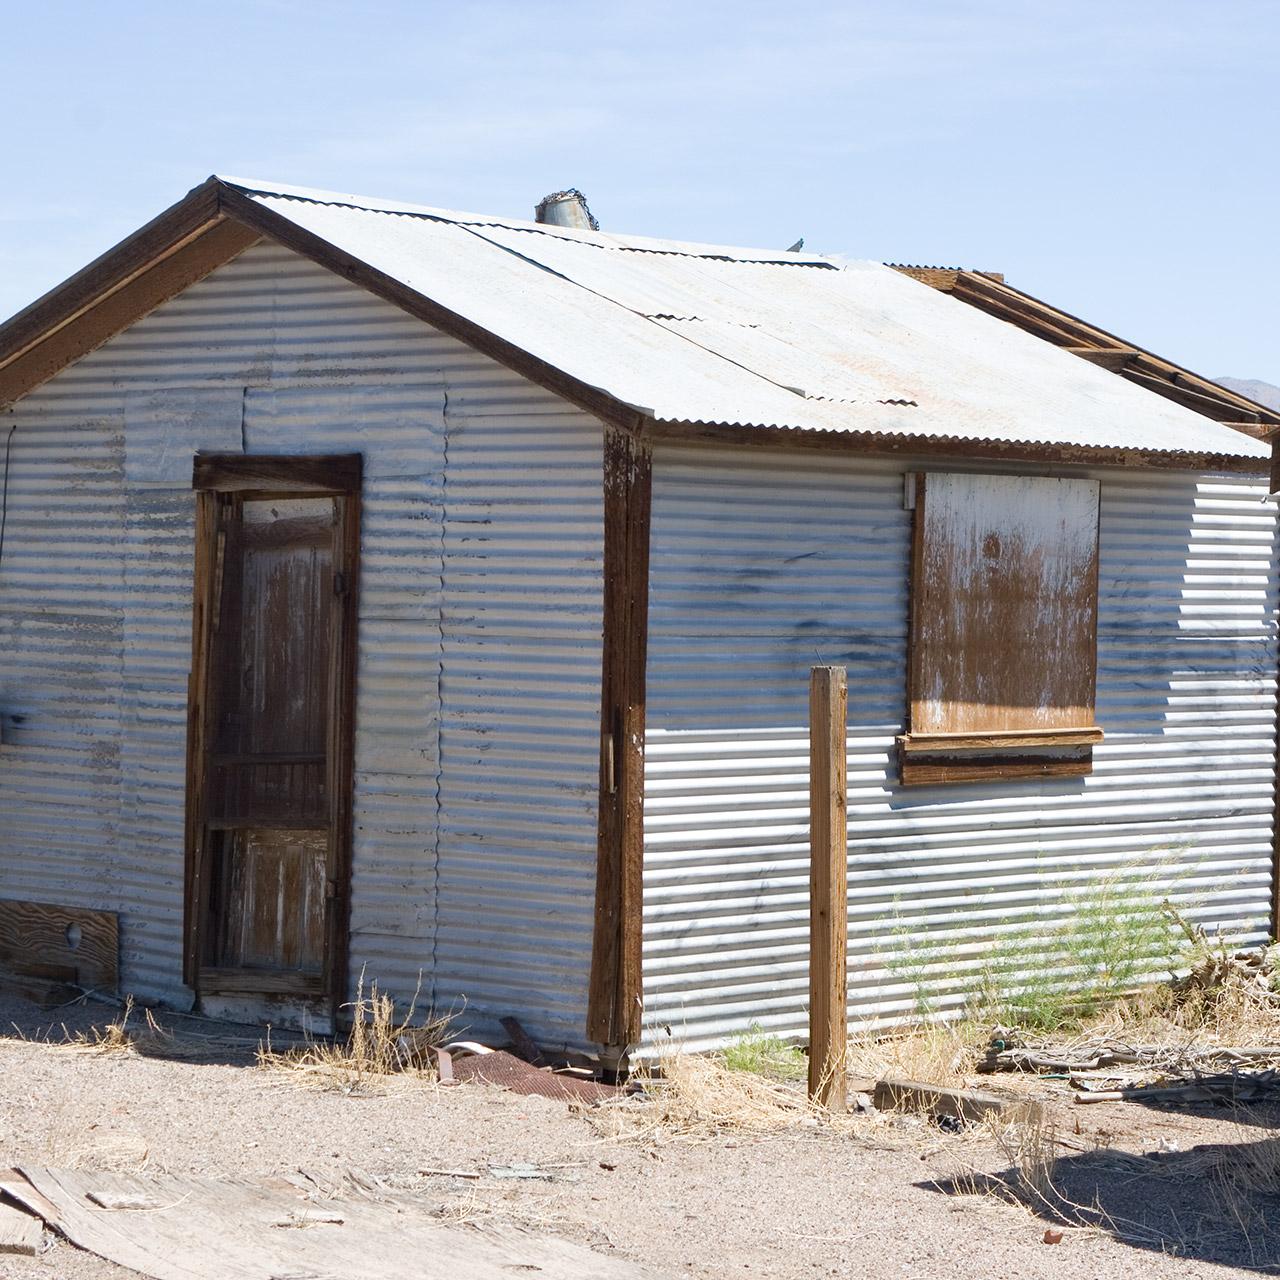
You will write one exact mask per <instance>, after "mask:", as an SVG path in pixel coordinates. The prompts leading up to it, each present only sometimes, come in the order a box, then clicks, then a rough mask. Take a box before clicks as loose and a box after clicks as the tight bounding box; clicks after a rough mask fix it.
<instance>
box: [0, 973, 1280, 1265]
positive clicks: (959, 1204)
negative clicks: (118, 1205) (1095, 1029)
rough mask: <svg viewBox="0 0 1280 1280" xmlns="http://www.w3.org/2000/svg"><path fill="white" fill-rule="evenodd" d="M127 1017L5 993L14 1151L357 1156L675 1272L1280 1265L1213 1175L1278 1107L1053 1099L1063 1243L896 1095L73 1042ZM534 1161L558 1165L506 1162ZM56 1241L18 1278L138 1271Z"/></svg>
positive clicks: (469, 1203)
mask: <svg viewBox="0 0 1280 1280" xmlns="http://www.w3.org/2000/svg"><path fill="white" fill-rule="evenodd" d="M112 1016H114V1015H113V1011H112V1010H109V1009H103V1008H102V1007H91V1008H89V1009H85V1008H82V1007H78V1008H69V1009H64V1010H61V1011H58V1012H57V1013H56V1014H52V1015H51V1014H48V1013H44V1012H42V1011H40V1010H38V1009H37V1008H35V1007H34V1006H32V1005H30V1004H27V1003H26V1002H24V1001H20V1000H15V999H12V998H9V997H3V998H0V1167H4V1166H10V1165H21V1164H31V1165H48V1166H59V1167H68V1166H71V1167H79V1168H104V1169H113V1170H117V1171H120V1172H133V1173H136V1172H140V1171H141V1172H145V1171H147V1170H151V1171H168V1172H173V1173H192V1174H202V1175H212V1176H217V1175H239V1176H265V1175H278V1174H288V1173H292V1172H294V1171H296V1170H298V1169H299V1168H301V1169H310V1170H332V1171H337V1170H339V1169H343V1168H349V1167H356V1168H358V1169H360V1170H362V1171H364V1172H366V1173H369V1174H372V1175H374V1176H375V1177H377V1178H380V1179H383V1180H384V1181H385V1182H386V1183H387V1184H388V1185H389V1186H391V1187H394V1188H397V1189H412V1190H414V1191H415V1192H416V1193H417V1194H419V1195H421V1197H422V1199H423V1203H424V1204H425V1205H427V1206H429V1207H430V1208H431V1209H432V1211H433V1212H437V1213H439V1214H440V1215H441V1216H442V1217H443V1218H446V1219H452V1220H466V1219H480V1218H491V1217H496V1218H500V1219H504V1220H511V1221H514V1222H518V1223H521V1224H524V1225H528V1226H533V1227H536V1228H538V1229H540V1230H543V1231H546V1232H549V1233H554V1234H559V1235H563V1236H565V1237H568V1238H571V1239H574V1240H576V1241H578V1242H580V1243H583V1244H586V1245H588V1246H590V1247H591V1248H594V1249H596V1250H599V1251H600V1252H602V1253H606V1254H613V1255H615V1256H623V1257H626V1258H629V1259H632V1260H634V1261H637V1262H641V1263H644V1264H646V1265H647V1266H649V1267H650V1268H652V1269H653V1271H654V1272H655V1273H656V1274H658V1275H665V1276H688V1277H707V1278H710V1277H717V1278H719V1277H776V1278H778V1280H799V1278H801V1277H803V1278H805V1280H809V1278H812V1277H819V1276H847V1277H869V1278H872V1280H880V1278H882V1277H884V1278H887V1277H948V1278H954V1280H967V1278H968V1277H973V1278H974V1280H979V1278H981V1280H990V1278H992V1277H1017V1280H1040V1278H1041V1277H1043V1278H1044V1280H1063V1278H1064V1277H1102V1278H1108V1277H1115V1278H1116V1280H1120V1277H1130V1276H1134V1275H1141V1276H1144V1277H1146V1276H1150V1277H1170V1278H1171V1280H1174V1278H1176V1280H1186V1278H1189V1277H1228V1276H1257V1275H1272V1274H1280V1241H1278V1240H1277V1239H1276V1232H1277V1231H1280V1199H1276V1198H1274V1197H1273V1198H1270V1199H1268V1198H1267V1197H1265V1196H1264V1197H1262V1199H1261V1200H1259V1201H1257V1203H1256V1204H1254V1205H1253V1206H1252V1208H1251V1212H1253V1211H1254V1210H1256V1213H1254V1216H1253V1217H1251V1218H1249V1219H1248V1220H1247V1221H1246V1222H1244V1223H1243V1224H1242V1223H1241V1222H1240V1221H1239V1220H1238V1219H1237V1220H1235V1221H1231V1220H1228V1218H1227V1216H1224V1213H1223V1211H1222V1209H1221V1206H1220V1205H1219V1203H1218V1200H1217V1198H1216V1197H1215V1196H1213V1195H1211V1194H1209V1192H1208V1189H1207V1188H1208V1183H1207V1181H1206V1175H1205V1171H1206V1169H1207V1168H1208V1167H1209V1166H1210V1165H1211V1164H1212V1163H1213V1162H1214V1161H1220V1160H1221V1159H1222V1158H1223V1155H1224V1153H1225V1154H1226V1156H1227V1157H1229V1158H1235V1157H1237V1156H1239V1155H1240V1153H1257V1152H1263V1151H1266V1152H1271V1151H1272V1150H1273V1148H1274V1146H1275V1145H1276V1144H1278V1143H1280V1138H1277V1136H1276V1135H1277V1130H1276V1129H1275V1127H1274V1125H1275V1121H1276V1119H1277V1117H1275V1116H1261V1115H1250V1116H1247V1117H1242V1116H1240V1115H1238V1114H1234V1113H1232V1114H1227V1113H1223V1112H1215V1111H1212V1110H1204V1109H1202V1110H1201V1112H1200V1113H1199V1114H1196V1113H1191V1112H1186V1111H1163V1110H1162V1111H1154V1110H1149V1109H1147V1108H1144V1107H1141V1106H1138V1105H1136V1104H1116V1105H1100V1106H1095V1107H1073V1106H1071V1104H1070V1099H1068V1098H1065V1097H1063V1096H1062V1095H1061V1094H1059V1095H1057V1097H1056V1099H1055V1098H1053V1097H1051V1098H1050V1101H1049V1111H1050V1114H1051V1116H1052V1117H1053V1118H1054V1121H1055V1124H1056V1128H1057V1132H1058V1134H1059V1135H1060V1137H1059V1140H1058V1143H1057V1146H1056V1149H1057V1150H1058V1151H1060V1155H1061V1158H1060V1159H1059V1161H1058V1163H1057V1166H1056V1169H1055V1175H1054V1176H1055V1181H1056V1182H1057V1184H1058V1185H1059V1187H1060V1188H1062V1189H1063V1190H1064V1191H1065V1193H1066V1194H1068V1195H1069V1196H1070V1198H1071V1199H1073V1200H1075V1201H1077V1202H1078V1203H1080V1204H1082V1205H1087V1206H1090V1210H1091V1212H1090V1215H1089V1220H1090V1221H1094V1222H1099V1223H1101V1225H1097V1226H1088V1227H1073V1226H1070V1225H1067V1226H1065V1227H1063V1228H1062V1238H1061V1241H1060V1242H1058V1243H1052V1244H1049V1243H1045V1232H1046V1229H1047V1228H1050V1229H1056V1227H1055V1226H1054V1223H1053V1222H1052V1219H1051V1217H1050V1216H1049V1215H1048V1214H1040V1215H1038V1214H1037V1213H1035V1212H1032V1211H1031V1210H1030V1209H1028V1208H1027V1207H1025V1206H1024V1205H1021V1204H1017V1203H1009V1202H1008V1201H1007V1200H1006V1199H1005V1198H1002V1197H999V1196H996V1195H993V1194H989V1193H983V1192H982V1191H981V1190H979V1189H977V1188H978V1186H979V1185H980V1183H981V1174H982V1172H984V1171H985V1172H988V1173H999V1172H1000V1171H1002V1170H1007V1169H1008V1167H1009V1156H1008V1155H1007V1153H1003V1152H1002V1151H1001V1150H1000V1148H999V1147H998V1145H997V1144H996V1143H995V1141H994V1140H993V1139H992V1136H991V1134H990V1132H989V1131H988V1130H987V1129H986V1128H984V1127H977V1128H970V1129H968V1130H966V1131H964V1132H959V1133H947V1132H944V1131H942V1130H941V1129H939V1128H938V1127H936V1126H935V1125H934V1124H933V1123H931V1122H929V1121H927V1120H923V1119H920V1118H918V1117H910V1116H885V1115H878V1116H869V1117H866V1118H865V1119H859V1120H858V1121H856V1122H855V1123H853V1124H851V1125H848V1126H846V1127H844V1128H843V1129H842V1130H841V1131H840V1132H832V1131H830V1130H829V1129H827V1128H825V1127H824V1126H823V1125H821V1124H814V1123H813V1122H807V1123H806V1122H800V1123H797V1124H796V1125H795V1126H794V1127H792V1128H790V1129H788V1130H786V1131H784V1132H780V1133H775V1134H770V1135H766V1136H750V1135H747V1134H741V1133H727V1134H722V1135H720V1136H717V1137H714V1138H710V1139H705V1140H702V1141H688V1140H676V1139H674V1138H670V1137H663V1136H662V1135H661V1134H658V1135H654V1136H652V1137H650V1138H649V1139H646V1140H644V1141H636V1140H634V1139H632V1140H620V1139H618V1138H616V1137H603V1136H601V1134H600V1132H599V1131H598V1128H597V1127H596V1126H594V1125H593V1124H592V1123H590V1121H589V1119H588V1118H587V1117H585V1116H584V1115H583V1114H581V1113H580V1112H578V1111H575V1110H574V1109H572V1108H571V1107H570V1106H569V1105H567V1104H565V1103H563V1102H557V1101H550V1100H546V1099H539V1098H528V1097H520V1096H516V1095H513V1094H509V1093H506V1092H503V1091H501V1090H498V1089H495V1088H492V1087H490V1086H487V1085H475V1084H466V1085H460V1086H454V1087H451V1088H442V1087H440V1086H438V1085H436V1084H434V1083H432V1082H429V1081H423V1080H399V1081H396V1082H394V1083H392V1084H390V1085H388V1086H387V1087H385V1088H382V1089H379V1090H377V1091H375V1092H373V1093H371V1094H364V1093H356V1094H350V1095H344V1094H343V1093H340V1092H333V1091H326V1090H323V1089H320V1088H317V1087H316V1086H315V1085H314V1084H308V1083H306V1082H305V1081H304V1080H301V1079H299V1078H298V1077H297V1076H295V1075H293V1074H282V1073H280V1072H276V1071H270V1070H265V1069H263V1068H261V1067H258V1066H256V1065H255V1060H254V1053H253V1042H254V1039H255V1038H256V1035H257V1033H256V1031H254V1030H252V1029H247V1028H244V1027H231V1026H225V1025H219V1024H211V1023H208V1022H198V1021H196V1020H187V1019H182V1018H180V1017H177V1016H174V1015H162V1020H163V1021H164V1022H165V1024H166V1025H167V1026H168V1027H170V1028H171V1029H173V1030H174V1031H175V1032H176V1033H178V1037H179V1039H178V1043H180V1044H182V1045H183V1046H184V1054H185V1055H189V1054H190V1053H191V1052H193V1050H192V1048H191V1046H192V1044H195V1045H197V1046H200V1047H201V1049H202V1053H203V1056H202V1057H201V1058H199V1059H196V1058H192V1057H190V1056H182V1057H172V1056H150V1055H142V1054H139V1053H137V1052H132V1051H126V1052H115V1053H100V1052H92V1051H87V1050H86V1049H85V1048H84V1047H83V1046H81V1047H77V1046H75V1045H72V1044H67V1043H65V1042H64V1041H65V1039H66V1037H67V1036H72V1037H74V1035H75V1034H76V1033H77V1032H84V1031H85V1030H86V1029H87V1028H88V1027H89V1026H91V1025H92V1024H93V1023H94V1022H95V1021H96V1022H98V1023H101V1022H104V1021H107V1020H109V1019H110V1018H111V1017H112ZM51 1019H52V1020H53V1021H52V1024H51ZM63 1024H65V1029H64V1025H63ZM196 1037H200V1038H196ZM205 1037H208V1038H205ZM1024 1087H1025V1088H1034V1089H1038V1090H1041V1091H1043V1090H1044V1089H1046V1088H1047V1087H1048V1086H1044V1085H1041V1084H1039V1083H1035V1084H1032V1083H1030V1082H1028V1083H1027V1084H1026V1085H1024ZM517 1162H527V1163H530V1164H535V1165H538V1166H541V1167H542V1168H544V1169H547V1170H549V1171H550V1172H551V1174H552V1180H551V1181H545V1182H544V1181H519V1180H510V1179H501V1178H499V1177H496V1176H493V1175H492V1174H490V1173H489V1169H490V1166H495V1165H503V1166H509V1165H512V1164H514V1163H517ZM1276 1163H1277V1165H1280V1156H1277V1157H1276ZM424 1168H432V1169H467V1170H475V1171H478V1172H480V1173H481V1175H482V1176H481V1177H479V1178H476V1179H467V1180H464V1179H460V1178H452V1177H447V1176H441V1175H438V1174H431V1173H422V1172H420V1171H421V1170H422V1169H424ZM974 1170H977V1171H978V1176H977V1177H976V1178H975V1176H974V1173H973V1171H974ZM957 1179H958V1181H957ZM1099 1210H1100V1211H1101V1212H1100V1213H1099V1212H1098V1211H1099ZM1268 1217H1269V1218H1270V1223H1271V1226H1270V1227H1269V1226H1268V1225H1267V1218H1268ZM1272 1228H1275V1230H1272ZM46 1244H47V1247H46V1250H45V1252H44V1253H42V1254H41V1255H40V1256H39V1257H37V1258H16V1257H2V1256H0V1277H4V1278H5V1280H9V1278H12V1280H108V1278H111V1280H122V1278H123V1277H126V1276H131V1275H133V1274H134V1273H133V1272H130V1271H126V1270H124V1269H123V1268H120V1267H117V1266H114V1265H112V1264H111V1263H108V1262H106V1261H103V1260H102V1259H99V1258H95V1257H93V1256H91V1255H88V1254H85V1253H82V1252H80V1251H79V1250H77V1249H75V1248H74V1247H72V1246H70V1245H69V1244H67V1243H66V1242H64V1241H61V1240H58V1239H54V1238H53V1237H51V1236H48V1235H47V1236H46ZM388 1274H394V1260H393V1259H388ZM584 1280H586V1278H584Z"/></svg>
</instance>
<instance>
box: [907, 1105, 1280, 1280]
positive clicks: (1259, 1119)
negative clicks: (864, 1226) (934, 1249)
mask: <svg viewBox="0 0 1280 1280" xmlns="http://www.w3.org/2000/svg"><path fill="white" fill-rule="evenodd" d="M1275 1118H1276V1117H1275V1114H1274V1112H1272V1113H1271V1114H1270V1116H1269V1117H1267V1116H1265V1115H1260V1114H1257V1113H1251V1114H1249V1115H1248V1116H1247V1117H1246V1115H1245V1114H1244V1113H1241V1114H1238V1115H1232V1116H1231V1120H1232V1121H1233V1122H1239V1123H1240V1124H1241V1126H1242V1127H1241V1129H1240V1135H1241V1141H1239V1142H1218V1143H1209V1144H1205V1145H1202V1146H1196V1147H1192V1148H1190V1149H1189V1150H1187V1151H1178V1150H1171V1151H1154V1152H1148V1153H1143V1154H1141V1155H1135V1154H1132V1153H1129V1152H1125V1151H1119V1150H1115V1149H1111V1148H1099V1149H1098V1150H1096V1151H1088V1152H1083V1153H1081V1154H1079V1155H1072V1156H1064V1157H1060V1158H1057V1159H1054V1160H1052V1161H1051V1162H1049V1163H1042V1162H1037V1161H1036V1160H1035V1159H1034V1158H1031V1159H1025V1158H1024V1159H1022V1160H1021V1161H1020V1167H1019V1166H1012V1165H1011V1166H1010V1167H1008V1168H1005V1169H1001V1170H998V1171H997V1172H995V1173H977V1174H972V1175H964V1176H960V1177H954V1178H949V1179H941V1180H935V1181H929V1182H921V1183H918V1184H917V1185H918V1186H921V1187H927V1188H929V1189H931V1190H934V1191H938V1192H941V1193H943V1194H945V1195H974V1194H978V1195H981V1194H989V1195H997V1196H999V1197H1000V1198H1002V1199H1008V1200H1016V1201H1018V1202H1020V1203H1022V1204H1024V1205H1026V1206H1027V1207H1028V1208H1030V1209H1031V1210H1032V1212H1034V1213H1035V1214H1037V1216H1039V1217H1041V1218H1043V1219H1044V1220H1045V1222H1046V1224H1050V1225H1052V1226H1055V1227H1056V1226H1063V1225H1069V1226H1074V1227H1081V1226H1084V1227H1093V1228H1096V1229H1098V1230H1100V1231H1104V1232H1106V1233H1107V1234H1109V1235H1111V1236H1112V1237H1113V1238H1115V1239H1116V1240H1119V1241H1122V1242H1123V1243H1125V1244H1128V1245H1131V1246H1132V1247H1134V1248H1136V1249H1143V1250H1151V1251H1153V1252H1156V1253H1163V1254H1171V1255H1174V1256H1177V1257H1183V1258H1193V1259H1197V1260H1199V1261H1202V1262H1211V1263H1217V1264H1221V1265H1226V1266H1234V1267H1238V1268H1242V1269H1245V1270H1253V1271H1257V1272H1259V1273H1260V1274H1264V1275H1277V1274H1280V1136H1268V1137H1254V1136H1253V1135H1255V1134H1257V1133H1258V1132H1259V1129H1263V1130H1269V1131H1270V1133H1271V1134H1273V1135H1274V1134H1275V1133H1276V1132H1277V1131H1276V1128H1275ZM1245 1126H1247V1127H1245Z"/></svg>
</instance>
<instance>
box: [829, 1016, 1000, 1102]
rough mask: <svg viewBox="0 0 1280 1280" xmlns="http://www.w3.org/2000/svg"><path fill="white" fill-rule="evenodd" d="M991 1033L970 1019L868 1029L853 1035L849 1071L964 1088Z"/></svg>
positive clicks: (856, 1074) (869, 1076)
mask: <svg viewBox="0 0 1280 1280" xmlns="http://www.w3.org/2000/svg"><path fill="white" fill-rule="evenodd" d="M989 1035H990V1028H989V1027H985V1026H983V1025H982V1024H980V1023H978V1022H976V1021H969V1020H966V1021H963V1022H935V1023H924V1024H920V1025H915V1026H911V1027H908V1028H906V1029H900V1030H895V1031H894V1032H893V1033H892V1034H888V1035H884V1034H881V1035H876V1034H875V1033H874V1032H869V1033H867V1034H865V1035H862V1036H858V1037H856V1038H854V1039H852V1040H850V1041H849V1049H848V1058H847V1062H848V1071H849V1075H850V1076H851V1077H855V1078H858V1077H861V1078H863V1079H865V1080H879V1079H880V1078H882V1077H883V1076H895V1077H897V1078H898V1079H902V1080H918V1081H920V1082H921V1083H922V1084H936V1085H943V1086H946V1087H948V1088H964V1087H965V1085H966V1084H967V1083H968V1081H969V1078H970V1076H971V1075H972V1073H973V1072H974V1070H975V1068H976V1066H977V1063H978V1059H979V1058H980V1057H981V1056H982V1051H983V1050H984V1049H985V1048H986V1041H987V1038H988V1037H989Z"/></svg>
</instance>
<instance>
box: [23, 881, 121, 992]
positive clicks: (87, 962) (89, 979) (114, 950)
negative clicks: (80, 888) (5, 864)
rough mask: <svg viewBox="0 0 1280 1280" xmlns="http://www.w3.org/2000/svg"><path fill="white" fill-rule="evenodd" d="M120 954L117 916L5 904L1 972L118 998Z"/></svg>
mask: <svg viewBox="0 0 1280 1280" xmlns="http://www.w3.org/2000/svg"><path fill="white" fill-rule="evenodd" d="M119 954H120V943H119V934H118V922H117V919H116V915H115V913H114V912H112V911H89V910H86V909H85V908H83V907H62V906H56V905H54V904H52V903H47V902H21V901H15V900H12V899H0V968H3V969H8V970H11V971H12V972H13V973H15V974H17V975H18V976H19V977H22V976H29V977H35V978H47V979H50V980H53V981H56V982H70V983H74V984H75V985H76V986H78V987H84V988H85V989H86V990H93V991H104V992H109V993H114V992H115V990H116V988H117V986H118V984H119Z"/></svg>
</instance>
